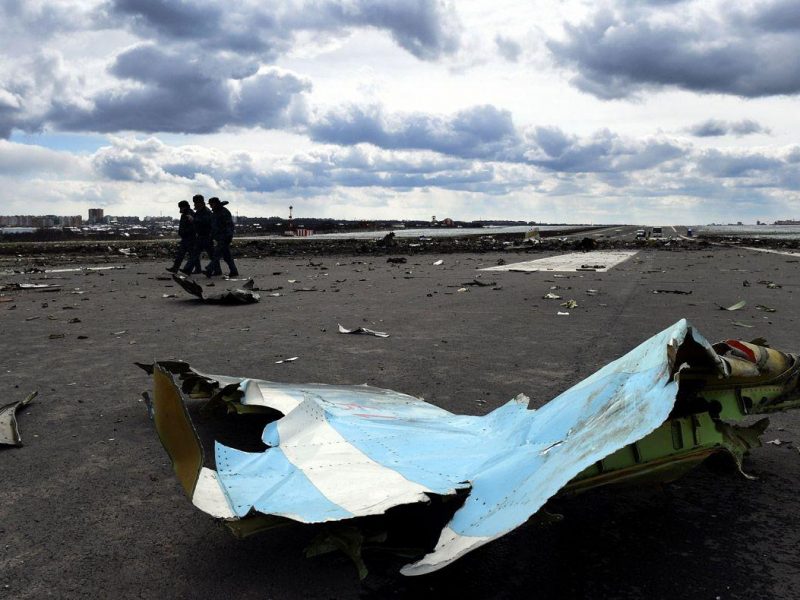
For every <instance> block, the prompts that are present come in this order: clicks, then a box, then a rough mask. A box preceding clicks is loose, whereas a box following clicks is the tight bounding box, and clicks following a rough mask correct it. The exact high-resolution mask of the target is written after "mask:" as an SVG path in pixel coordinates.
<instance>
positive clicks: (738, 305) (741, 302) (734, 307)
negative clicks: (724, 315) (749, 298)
mask: <svg viewBox="0 0 800 600" xmlns="http://www.w3.org/2000/svg"><path fill="white" fill-rule="evenodd" d="M745 306H747V302H745V301H744V300H739V301H738V302H737V303H736V304H733V305H731V306H728V307H725V306H722V305H721V304H717V307H718V308H719V309H720V310H741V309H742V308H744V307H745Z"/></svg>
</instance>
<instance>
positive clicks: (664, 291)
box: [653, 290, 692, 296]
mask: <svg viewBox="0 0 800 600" xmlns="http://www.w3.org/2000/svg"><path fill="white" fill-rule="evenodd" d="M653 293H654V294H681V295H684V296H688V295H689V294H691V293H692V290H689V291H688V292H687V291H684V290H653Z"/></svg>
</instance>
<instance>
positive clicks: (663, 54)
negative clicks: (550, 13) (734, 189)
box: [548, 0, 800, 99]
mask: <svg viewBox="0 0 800 600" xmlns="http://www.w3.org/2000/svg"><path fill="white" fill-rule="evenodd" d="M667 4H669V3H667ZM687 4H692V6H695V7H701V8H703V7H704V6H705V5H703V4H702V3H683V4H681V5H680V6H677V7H674V8H672V7H670V6H651V10H650V12H646V13H644V14H643V12H642V11H643V9H642V8H641V7H639V6H637V7H635V8H631V7H630V5H626V6H623V8H622V9H621V10H619V11H618V12H611V11H608V10H601V11H598V12H597V13H595V14H594V15H593V16H592V17H591V18H590V19H589V20H588V21H587V22H585V23H583V24H580V25H570V24H567V25H565V31H566V38H565V39H564V40H550V41H549V42H548V47H549V49H550V51H551V53H552V54H553V56H554V57H555V59H556V60H557V62H558V63H560V64H561V65H564V66H566V67H568V68H571V69H575V70H576V71H577V75H576V76H575V77H574V79H573V83H574V84H575V85H576V86H577V87H578V88H580V89H581V90H583V91H585V92H588V93H590V94H593V95H595V96H597V97H599V98H604V99H613V98H624V97H627V96H631V95H633V94H635V93H636V92H638V91H640V90H642V89H645V88H648V87H660V86H674V87H678V88H683V89H688V90H693V91H698V92H708V93H724V94H733V95H737V96H744V97H761V96H773V95H783V94H797V93H799V92H800V61H798V60H787V57H796V56H798V54H800V36H798V35H792V34H791V32H793V31H795V30H797V19H798V18H797V17H796V16H794V14H795V13H792V8H791V6H789V5H790V4H792V5H793V6H794V7H795V11H796V7H797V2H796V0H795V1H793V2H786V1H779V2H760V3H757V4H756V5H754V6H753V7H752V8H751V9H748V10H740V11H738V12H737V11H736V10H734V9H731V10H730V11H726V14H722V13H721V11H722V10H723V9H722V8H721V7H724V5H723V4H721V3H720V4H719V5H717V10H719V11H720V14H714V10H713V8H712V9H711V10H705V9H704V10H702V11H699V12H698V13H697V14H694V13H693V14H692V18H689V14H688V13H686V14H684V13H685V11H687V10H688V8H687V6H686V5H687ZM651 5H652V3H651ZM728 12H729V13H730V14H728ZM789 14H791V15H792V16H786V15H789ZM784 17H785V18H784Z"/></svg>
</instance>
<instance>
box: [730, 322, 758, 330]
mask: <svg viewBox="0 0 800 600" xmlns="http://www.w3.org/2000/svg"><path fill="white" fill-rule="evenodd" d="M731 325H736V326H737V327H747V329H752V328H753V326H752V325H748V324H747V323H742V322H741V321H731Z"/></svg>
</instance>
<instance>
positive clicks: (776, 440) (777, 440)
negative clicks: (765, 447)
mask: <svg viewBox="0 0 800 600" xmlns="http://www.w3.org/2000/svg"><path fill="white" fill-rule="evenodd" d="M764 443H765V444H772V445H773V446H780V445H781V444H782V443H783V442H782V441H781V440H779V439H777V438H776V439H774V440H769V441H768V442H764Z"/></svg>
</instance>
